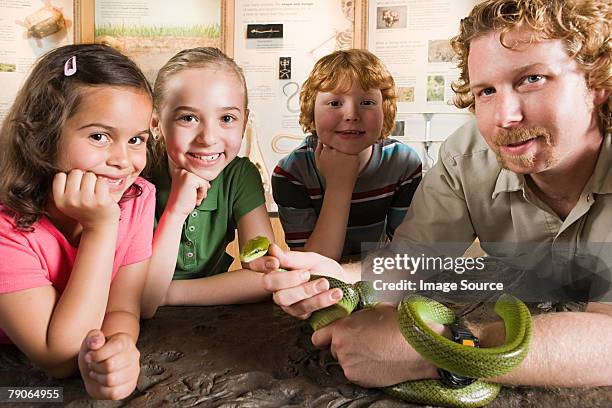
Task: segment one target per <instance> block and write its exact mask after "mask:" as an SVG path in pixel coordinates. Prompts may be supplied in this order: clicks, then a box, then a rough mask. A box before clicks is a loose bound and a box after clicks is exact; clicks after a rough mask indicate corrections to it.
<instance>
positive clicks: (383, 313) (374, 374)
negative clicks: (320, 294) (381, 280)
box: [312, 305, 443, 387]
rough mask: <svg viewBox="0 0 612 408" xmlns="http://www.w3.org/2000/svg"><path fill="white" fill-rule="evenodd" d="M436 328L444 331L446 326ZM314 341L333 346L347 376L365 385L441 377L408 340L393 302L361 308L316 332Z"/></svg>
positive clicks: (322, 345) (320, 344)
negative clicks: (367, 308)
mask: <svg viewBox="0 0 612 408" xmlns="http://www.w3.org/2000/svg"><path fill="white" fill-rule="evenodd" d="M432 327H433V326H432ZM435 329H436V330H437V331H441V330H442V329H443V326H441V325H440V327H437V326H436V327H435ZM312 343H313V344H314V345H315V346H316V347H319V348H323V347H327V346H330V347H331V353H332V355H333V356H334V357H335V358H336V360H338V362H339V363H340V366H341V367H342V369H343V370H344V375H345V376H346V378H347V379H348V380H349V381H351V382H353V383H355V384H358V385H361V386H363V387H384V386H389V385H394V384H397V383H400V382H402V381H409V380H418V379H424V378H438V375H437V371H436V367H435V366H434V365H433V364H431V363H429V362H427V361H426V360H425V359H424V358H423V357H421V355H420V354H418V353H417V352H416V351H415V350H414V349H413V348H412V347H411V346H410V345H409V344H408V342H407V341H406V339H404V337H403V335H402V334H401V332H400V331H399V326H398V324H397V310H396V309H395V308H394V307H392V306H389V305H381V306H378V307H376V308H375V309H369V310H361V311H359V312H356V313H354V314H352V315H351V316H349V317H346V318H344V319H340V320H338V321H336V322H334V323H332V324H330V325H329V326H326V327H323V328H322V329H319V330H317V331H316V332H315V333H314V334H313V335H312Z"/></svg>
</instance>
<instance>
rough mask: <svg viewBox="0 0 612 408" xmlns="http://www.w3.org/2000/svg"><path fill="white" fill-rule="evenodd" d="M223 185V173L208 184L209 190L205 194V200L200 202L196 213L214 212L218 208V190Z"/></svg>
mask: <svg viewBox="0 0 612 408" xmlns="http://www.w3.org/2000/svg"><path fill="white" fill-rule="evenodd" d="M222 183H223V171H221V173H219V175H218V176H217V177H216V178H215V179H214V180H213V181H211V182H210V188H209V189H208V191H207V192H206V198H205V199H204V200H203V201H202V204H200V205H199V206H198V207H196V210H198V211H215V210H216V209H217V208H219V189H220V186H221V184H222Z"/></svg>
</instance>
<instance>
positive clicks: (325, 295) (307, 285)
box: [263, 244, 348, 319]
mask: <svg viewBox="0 0 612 408" xmlns="http://www.w3.org/2000/svg"><path fill="white" fill-rule="evenodd" d="M268 254H269V255H271V256H273V257H275V258H276V259H278V261H279V263H280V267H281V268H284V269H287V271H278V270H274V271H268V272H267V273H266V275H264V277H263V283H264V287H265V288H266V290H269V291H270V292H274V294H273V296H272V299H273V300H274V302H275V303H276V304H277V305H279V306H280V307H281V309H283V310H284V311H285V312H286V313H288V314H290V315H292V316H294V317H297V318H300V319H307V318H308V317H309V316H310V314H311V313H312V312H314V311H315V310H318V309H323V308H325V307H327V306H331V305H333V304H334V303H336V302H338V301H339V300H340V299H341V298H342V290H340V289H332V290H329V283H328V282H327V280H326V279H317V280H314V281H312V282H311V281H309V279H310V275H311V274H313V275H324V276H331V277H335V278H338V279H341V280H345V281H346V280H348V279H347V278H346V277H345V275H346V274H345V272H344V270H343V269H342V267H341V266H340V265H339V264H338V263H337V262H336V261H334V260H333V259H330V258H327V257H325V256H322V255H319V254H317V253H314V252H297V251H288V252H284V251H283V250H282V249H280V248H279V247H278V246H277V245H275V244H272V245H270V249H269V250H268Z"/></svg>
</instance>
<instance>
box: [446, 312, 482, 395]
mask: <svg viewBox="0 0 612 408" xmlns="http://www.w3.org/2000/svg"><path fill="white" fill-rule="evenodd" d="M447 327H448V328H449V329H450V331H451V335H452V337H451V340H453V341H454V342H455V343H459V344H463V345H464V346H469V347H478V346H479V345H480V341H479V340H478V337H476V336H474V335H473V334H472V332H471V331H469V330H468V329H467V328H466V327H464V326H460V325H459V324H457V323H453V324H450V325H448V326H447ZM438 375H439V376H440V381H442V383H443V384H444V385H446V386H447V387H451V388H463V387H467V386H468V385H470V384H471V383H473V382H474V381H476V379H475V378H472V377H466V376H463V375H459V374H456V373H453V372H450V371H448V370H445V369H443V368H438Z"/></svg>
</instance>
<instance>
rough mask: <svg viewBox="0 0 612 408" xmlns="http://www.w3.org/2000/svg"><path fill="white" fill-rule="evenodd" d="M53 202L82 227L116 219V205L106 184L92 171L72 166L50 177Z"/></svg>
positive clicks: (117, 207)
mask: <svg viewBox="0 0 612 408" xmlns="http://www.w3.org/2000/svg"><path fill="white" fill-rule="evenodd" d="M53 201H54V203H55V206H56V207H57V209H58V210H60V211H61V212H62V213H64V214H65V215H67V216H68V217H70V218H72V219H74V220H76V221H78V222H79V223H80V224H81V225H82V226H83V228H84V229H87V228H94V227H96V226H100V225H108V224H109V223H113V222H114V223H117V222H119V215H120V213H121V211H120V209H119V205H118V204H117V202H116V201H115V200H114V199H113V197H112V196H111V194H110V192H109V189H108V184H107V183H106V182H105V181H104V180H103V179H101V178H99V177H96V175H95V174H94V173H92V172H89V171H87V172H84V171H83V170H78V169H74V170H71V171H70V172H69V173H67V174H66V173H63V172H61V173H57V174H56V175H55V177H54V178H53Z"/></svg>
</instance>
